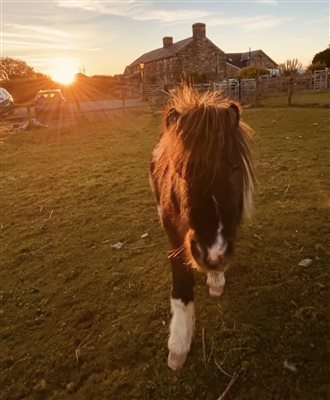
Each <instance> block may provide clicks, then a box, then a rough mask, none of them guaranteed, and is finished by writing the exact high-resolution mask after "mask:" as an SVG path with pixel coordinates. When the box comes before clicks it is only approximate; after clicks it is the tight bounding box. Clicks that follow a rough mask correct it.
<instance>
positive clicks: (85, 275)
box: [0, 107, 330, 400]
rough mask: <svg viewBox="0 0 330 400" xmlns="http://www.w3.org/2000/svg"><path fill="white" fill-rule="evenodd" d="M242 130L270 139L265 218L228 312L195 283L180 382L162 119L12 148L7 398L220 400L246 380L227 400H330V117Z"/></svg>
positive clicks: (262, 152) (9, 140) (256, 225)
mask: <svg viewBox="0 0 330 400" xmlns="http://www.w3.org/2000/svg"><path fill="white" fill-rule="evenodd" d="M244 118H245V120H246V121H247V122H249V123H250V124H251V126H252V127H253V128H254V130H255V131H256V154H257V158H258V166H257V170H258V172H257V175H258V182H259V183H258V187H257V192H256V196H255V213H254V218H253V220H252V221H251V222H250V223H246V224H245V225H244V226H242V229H241V231H240V235H239V241H238V245H237V251H236V257H235V261H234V265H233V267H232V269H231V270H230V271H229V272H228V274H227V284H226V287H225V291H224V294H223V295H222V297H221V298H220V299H214V298H210V297H209V295H208V289H207V286H206V284H205V277H204V276H202V275H201V274H200V275H196V281H197V285H196V330H195V337H194V341H193V346H192V349H191V353H190V355H189V358H188V360H187V363H186V365H185V367H184V368H183V369H182V370H181V371H179V372H176V373H174V372H172V371H171V370H169V369H168V368H167V365H166V359H167V346H166V341H167V336H168V326H169V320H170V314H169V297H170V285H171V281H170V273H169V267H168V262H167V249H168V246H167V242H166V239H165V237H164V234H163V232H162V231H161V229H160V226H159V223H158V221H157V215H156V208H155V205H154V203H153V199H152V196H151V194H150V190H149V187H148V173H147V170H148V161H149V157H150V152H151V149H152V147H153V145H154V143H155V141H156V140H157V137H158V135H159V130H160V117H159V116H154V115H149V114H148V115H146V114H143V115H142V114H141V115H128V116H126V117H125V118H122V117H117V118H114V119H113V120H112V121H108V122H97V123H94V124H85V125H84V126H83V125H80V126H79V125H78V126H74V127H71V128H66V129H63V130H56V129H55V128H54V129H50V128H48V129H44V130H39V131H32V132H24V133H19V134H15V135H9V136H6V137H5V138H4V139H3V142H2V155H1V171H2V193H1V214H2V215H1V270H2V278H1V283H2V284H1V286H2V287H1V289H2V290H1V299H2V304H3V306H2V311H1V318H2V339H1V355H2V357H1V358H2V361H1V379H2V382H1V387H2V392H1V395H0V399H2V400H4V399H6V400H9V399H10V400H14V399H17V400H18V399H76V400H98V399H99V400H104V399H105V400H108V399H109V400H112V399H114V400H117V399H119V400H121V399H125V400H126V399H155V400H158V399H167V400H170V399H173V400H174V399H175V400H176V399H185V400H189V399H194V400H204V399H209V400H216V399H218V398H219V397H220V395H221V394H222V393H223V392H224V390H225V389H226V387H227V385H228V383H229V382H230V380H231V377H230V376H232V375H233V374H235V373H237V374H238V378H237V380H236V382H235V383H234V385H233V386H232V387H231V388H230V390H229V392H228V393H227V395H226V397H225V398H226V400H234V399H240V400H250V399H251V400H268V399H269V400H275V399H278V400H290V399H297V400H298V399H299V400H309V399H310V400H319V399H328V398H329V387H328V383H327V382H328V377H329V372H330V371H329V363H328V359H329V358H328V355H327V353H326V350H327V346H326V335H327V333H328V332H329V323H328V317H329V307H328V305H329V296H328V282H329V281H328V271H327V268H328V266H329V198H328V195H329V160H330V157H329V155H330V154H329V146H330V143H329V129H328V127H329V110H327V109H321V108H304V109H301V108H294V107H292V108H290V109H288V108H261V109H250V110H246V111H245V112H244ZM144 233H148V237H146V238H144V239H141V235H142V234H144ZM118 241H121V242H123V243H124V245H123V247H122V248H121V249H120V250H116V249H114V248H112V247H111V245H113V244H115V243H117V242H118ZM305 258H311V259H312V260H313V262H312V264H311V265H310V266H309V267H301V266H299V265H298V263H299V262H300V261H301V260H302V259H305ZM202 331H203V332H204V337H205V338H204V339H205V340H204V345H205V357H204V355H203V340H202Z"/></svg>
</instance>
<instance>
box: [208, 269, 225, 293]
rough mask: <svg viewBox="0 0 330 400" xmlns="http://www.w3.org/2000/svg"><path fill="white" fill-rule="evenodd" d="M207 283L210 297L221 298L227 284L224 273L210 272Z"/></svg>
mask: <svg viewBox="0 0 330 400" xmlns="http://www.w3.org/2000/svg"><path fill="white" fill-rule="evenodd" d="M206 283H207V284H208V285H209V293H210V296H216V297H218V296H221V295H222V292H223V288H224V286H225V283H226V280H225V274H224V272H208V273H207V280H206Z"/></svg>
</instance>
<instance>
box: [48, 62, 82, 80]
mask: <svg viewBox="0 0 330 400" xmlns="http://www.w3.org/2000/svg"><path fill="white" fill-rule="evenodd" d="M52 64H53V65H54V67H53V69H52V71H51V72H50V76H51V78H52V79H53V80H54V81H56V82H59V83H62V84H64V85H69V84H70V83H72V82H73V81H74V79H75V75H76V74H77V73H78V72H79V71H78V64H77V63H76V62H75V60H73V59H71V58H58V59H56V60H53V62H52Z"/></svg>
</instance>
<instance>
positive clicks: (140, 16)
mask: <svg viewBox="0 0 330 400" xmlns="http://www.w3.org/2000/svg"><path fill="white" fill-rule="evenodd" d="M57 5H58V6H60V7H66V8H80V9H83V10H86V11H89V12H96V13H100V14H107V15H116V16H121V17H128V18H131V19H134V20H136V21H160V22H164V23H169V22H181V21H189V20H194V19H196V18H197V19H200V18H205V17H208V16H210V15H212V14H211V13H210V12H208V11H202V10H189V9H186V10H162V9H152V8H150V6H151V3H141V2H138V1H136V0H128V1H125V2H124V1H122V2H121V3H112V2H110V3H105V2H102V1H99V0H94V1H91V0H58V2H57Z"/></svg>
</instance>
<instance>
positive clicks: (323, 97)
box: [260, 90, 330, 107]
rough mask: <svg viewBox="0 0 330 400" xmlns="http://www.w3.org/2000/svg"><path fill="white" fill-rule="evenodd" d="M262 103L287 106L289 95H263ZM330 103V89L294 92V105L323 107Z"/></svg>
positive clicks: (271, 105) (272, 105)
mask: <svg viewBox="0 0 330 400" xmlns="http://www.w3.org/2000/svg"><path fill="white" fill-rule="evenodd" d="M260 103H261V105H263V106H266V107H287V105H288V96H287V95H281V96H277V97H269V98H267V97H263V98H262V99H261V100H260ZM329 104H330V91H329V90H328V91H321V92H319V91H315V92H311V91H309V92H298V93H297V92H294V93H293V96H292V105H293V106H299V107H313V106H314V107H323V106H328V107H329Z"/></svg>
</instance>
